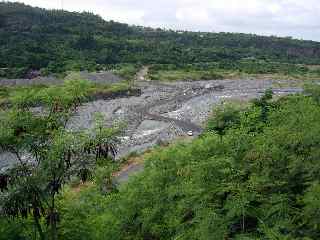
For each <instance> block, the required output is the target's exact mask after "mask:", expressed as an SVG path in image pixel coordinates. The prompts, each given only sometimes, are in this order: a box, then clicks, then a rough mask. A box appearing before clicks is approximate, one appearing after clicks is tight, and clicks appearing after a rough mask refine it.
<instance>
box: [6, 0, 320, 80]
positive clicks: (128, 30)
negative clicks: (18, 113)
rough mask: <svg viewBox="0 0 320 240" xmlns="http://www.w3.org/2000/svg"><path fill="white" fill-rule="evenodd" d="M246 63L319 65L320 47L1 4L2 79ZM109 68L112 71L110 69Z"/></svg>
mask: <svg viewBox="0 0 320 240" xmlns="http://www.w3.org/2000/svg"><path fill="white" fill-rule="evenodd" d="M243 60H250V61H256V60H259V61H265V62H281V63H295V64H296V63H299V64H319V63H320V43H318V42H312V41H301V40H294V39H291V38H278V37H263V36H257V35H250V34H235V33H199V32H178V31H170V30H166V31H165V30H161V29H152V28H145V27H136V26H129V25H127V24H121V23H116V22H113V21H110V22H107V21H104V20H103V19H102V18H101V17H99V16H97V15H94V14H91V13H71V12H66V11H61V10H44V9H40V8H33V7H30V6H26V5H23V4H20V3H4V2H2V3H0V68H1V69H0V76H2V77H10V78H16V77H23V76H25V75H26V73H27V72H28V71H30V70H41V71H42V73H43V74H49V73H60V72H65V71H67V70H82V69H87V70H98V69H105V68H110V67H112V65H113V64H119V63H121V64H122V63H134V64H136V63H142V64H154V63H157V64H173V65H175V66H178V67H179V66H181V65H183V66H184V65H186V64H191V63H192V64H194V63H208V62H210V63H212V62H214V63H222V64H223V65H228V64H230V62H239V61H243ZM110 65H111V66H110Z"/></svg>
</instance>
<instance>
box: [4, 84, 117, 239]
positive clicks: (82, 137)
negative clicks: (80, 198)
mask: <svg viewBox="0 0 320 240" xmlns="http://www.w3.org/2000/svg"><path fill="white" fill-rule="evenodd" d="M89 89H90V83H88V82H86V81H82V80H69V81H66V83H65V84H64V85H61V86H51V87H48V88H43V89H40V90H32V91H28V90H27V91H21V92H18V93H16V94H15V95H13V96H12V97H11V98H12V99H11V100H12V101H11V103H12V106H11V108H10V109H8V110H6V111H1V112H0V151H1V153H3V152H5V153H10V154H11V155H13V156H14V158H13V157H11V159H8V160H9V161H11V162H12V163H11V166H10V168H9V169H7V170H5V171H2V172H1V173H0V191H1V194H0V213H1V216H2V217H4V216H5V217H6V218H8V219H9V218H16V219H18V220H23V219H27V220H30V222H31V219H32V222H33V223H34V226H35V234H34V237H35V238H36V237H37V236H39V238H40V239H47V237H46V236H50V239H57V236H58V235H57V223H58V222H59V219H60V214H59V211H58V209H57V207H56V199H57V196H59V194H60V192H61V190H62V188H63V185H64V184H65V183H67V182H69V181H70V179H71V178H72V177H74V176H78V177H79V178H80V179H81V180H82V181H83V182H85V181H87V180H88V179H89V176H90V174H91V173H92V172H93V171H94V169H95V166H96V164H99V163H101V162H103V160H105V159H110V157H111V156H113V157H114V156H115V154H116V146H115V144H116V141H117V138H116V136H117V134H118V133H119V130H120V129H119V128H106V127H105V126H104V121H103V118H101V116H99V117H97V121H96V126H95V127H94V128H93V129H90V130H78V131H75V130H73V131H71V130H70V129H68V128H67V123H68V121H69V119H70V117H71V116H72V114H74V113H75V111H76V109H77V107H79V106H80V104H81V103H82V102H83V101H84V100H85V97H86V96H87V95H88V91H89ZM34 106H40V110H38V112H37V110H35V108H33V107H34ZM9 156H10V155H9ZM9 156H8V158H9ZM14 159H16V160H15V161H14ZM2 170H3V169H2ZM44 223H46V224H44ZM17 226H18V225H17ZM45 226H46V227H45ZM3 230H4V231H6V225H4V229H3ZM20 231H22V230H20ZM30 232H32V231H30ZM3 234H5V233H3ZM15 234H18V233H15ZM10 237H12V236H10Z"/></svg>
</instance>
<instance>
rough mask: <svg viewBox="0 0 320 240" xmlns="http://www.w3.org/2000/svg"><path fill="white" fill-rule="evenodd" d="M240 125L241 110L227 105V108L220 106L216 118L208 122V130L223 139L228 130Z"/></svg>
mask: <svg viewBox="0 0 320 240" xmlns="http://www.w3.org/2000/svg"><path fill="white" fill-rule="evenodd" d="M239 123H240V112H239V110H237V109H235V108H234V107H233V106H231V105H229V104H227V105H225V106H219V107H217V108H216V109H215V111H214V116H213V117H212V118H210V119H209V121H208V124H207V130H208V131H214V132H216V133H217V134H218V135H219V136H220V138H222V136H223V135H224V134H225V132H226V130H228V129H229V128H231V127H233V126H235V125H237V124H239Z"/></svg>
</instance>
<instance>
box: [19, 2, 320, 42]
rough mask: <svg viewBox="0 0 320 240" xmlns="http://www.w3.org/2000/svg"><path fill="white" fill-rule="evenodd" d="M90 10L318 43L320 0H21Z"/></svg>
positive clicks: (142, 21)
mask: <svg viewBox="0 0 320 240" xmlns="http://www.w3.org/2000/svg"><path fill="white" fill-rule="evenodd" d="M18 1H19V2H24V3H26V4H29V5H32V6H39V7H44V8H49V9H52V8H61V6H62V1H63V8H64V9H65V10H69V11H90V12H94V13H96V14H99V15H101V16H102V17H103V18H104V19H106V20H111V19H112V20H115V21H120V22H124V23H129V24H135V25H143V26H151V27H161V28H170V29H179V30H192V31H215V32H244V33H256V34H263V35H277V36H293V37H295V38H299V39H311V40H316V41H320V4H319V3H320V0H134V1H133V0H18Z"/></svg>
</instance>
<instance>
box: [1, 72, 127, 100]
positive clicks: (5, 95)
mask: <svg viewBox="0 0 320 240" xmlns="http://www.w3.org/2000/svg"><path fill="white" fill-rule="evenodd" d="M75 78H76V79H78V80H79V81H80V82H81V81H85V80H84V79H81V77H80V75H79V74H77V73H71V74H69V75H67V76H66V78H65V81H68V80H70V79H75ZM86 87H87V89H86V91H87V98H86V99H85V100H89V99H90V98H91V99H92V98H112V97H113V96H116V95H118V94H120V95H121V94H127V93H128V92H130V91H132V90H133V88H132V86H131V82H130V81H122V82H119V83H113V84H97V83H92V82H90V83H89V82H88V83H87V86H86ZM48 88H50V87H49V85H30V86H0V106H10V105H11V104H12V100H13V99H14V98H15V96H16V95H19V94H24V93H30V96H32V94H35V93H38V92H39V91H40V92H41V91H45V90H46V89H48ZM34 104H35V105H38V104H39V103H36V102H35V103H34Z"/></svg>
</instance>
